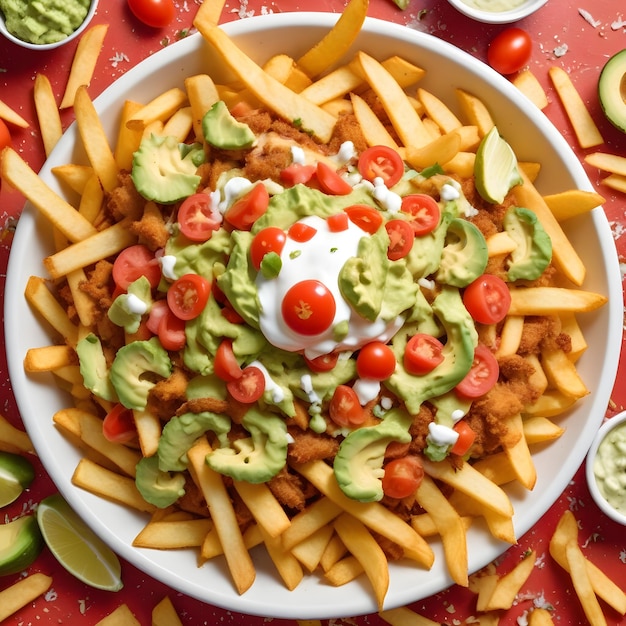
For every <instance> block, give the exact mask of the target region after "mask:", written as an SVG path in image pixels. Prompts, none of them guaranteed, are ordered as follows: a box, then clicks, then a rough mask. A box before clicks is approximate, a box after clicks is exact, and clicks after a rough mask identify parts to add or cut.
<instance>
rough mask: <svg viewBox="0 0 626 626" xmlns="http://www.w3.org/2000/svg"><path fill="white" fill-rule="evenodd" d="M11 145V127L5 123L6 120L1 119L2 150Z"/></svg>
mask: <svg viewBox="0 0 626 626" xmlns="http://www.w3.org/2000/svg"><path fill="white" fill-rule="evenodd" d="M11 144H12V141H11V132H10V131H9V127H8V126H7V125H6V124H5V123H4V120H3V119H1V118H0V150H3V149H4V148H6V147H7V146H10V145H11Z"/></svg>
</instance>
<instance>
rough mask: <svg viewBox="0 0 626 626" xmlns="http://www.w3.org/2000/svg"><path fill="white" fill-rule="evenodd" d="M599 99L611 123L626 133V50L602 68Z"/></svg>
mask: <svg viewBox="0 0 626 626" xmlns="http://www.w3.org/2000/svg"><path fill="white" fill-rule="evenodd" d="M598 98H599V99H600V105H601V106H602V110H603V111H604V115H605V116H606V118H607V119H608V120H609V122H611V124H613V126H615V127H616V128H619V130H621V131H622V132H626V49H625V50H622V51H621V52H618V53H617V54H614V55H613V56H612V57H611V58H610V59H609V60H608V61H607V62H606V65H605V66H604V67H603V68H602V72H601V73H600V79H599V81H598Z"/></svg>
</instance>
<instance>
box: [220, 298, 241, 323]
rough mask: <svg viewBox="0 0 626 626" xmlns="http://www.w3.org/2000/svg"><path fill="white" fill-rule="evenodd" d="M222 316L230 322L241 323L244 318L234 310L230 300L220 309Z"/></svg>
mask: <svg viewBox="0 0 626 626" xmlns="http://www.w3.org/2000/svg"><path fill="white" fill-rule="evenodd" d="M221 314H222V317H223V318H224V319H226V320H228V321H229V322H230V323H231V324H243V323H244V319H243V317H241V315H239V313H237V311H235V309H234V308H233V305H232V304H231V303H230V302H226V304H225V305H224V307H223V308H222V310H221Z"/></svg>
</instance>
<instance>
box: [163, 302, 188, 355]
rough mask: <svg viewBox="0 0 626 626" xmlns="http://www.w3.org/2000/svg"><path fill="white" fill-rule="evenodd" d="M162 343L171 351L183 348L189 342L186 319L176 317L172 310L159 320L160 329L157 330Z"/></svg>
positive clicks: (168, 309)
mask: <svg viewBox="0 0 626 626" xmlns="http://www.w3.org/2000/svg"><path fill="white" fill-rule="evenodd" d="M157 335H158V337H159V341H160V342H161V345H162V346H163V347H164V348H165V349H166V350H170V351H171V352H176V351H178V350H182V349H183V348H184V347H185V343H186V342H187V336H186V335H185V320H181V319H180V317H176V315H174V314H173V313H172V311H171V310H170V308H169V306H168V307H167V311H165V314H164V315H163V317H162V318H161V320H160V321H159V329H158V332H157Z"/></svg>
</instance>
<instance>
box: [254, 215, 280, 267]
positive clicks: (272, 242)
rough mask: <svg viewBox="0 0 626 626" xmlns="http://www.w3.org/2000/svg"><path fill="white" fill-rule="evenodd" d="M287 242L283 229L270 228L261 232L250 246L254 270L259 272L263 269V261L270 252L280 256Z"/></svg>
mask: <svg viewBox="0 0 626 626" xmlns="http://www.w3.org/2000/svg"><path fill="white" fill-rule="evenodd" d="M286 241H287V234H286V233H285V231H284V230H283V229H282V228H278V227H277V226H268V227H267V228H264V229H263V230H260V231H259V232H258V233H257V234H256V235H255V236H254V239H253V240H252V243H251V244H250V260H251V261H252V265H253V267H254V269H255V270H257V271H259V269H261V261H263V257H264V256H265V255H266V254H267V253H268V252H275V253H276V254H278V255H280V253H281V252H282V250H283V248H284V247H285V242H286Z"/></svg>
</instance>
